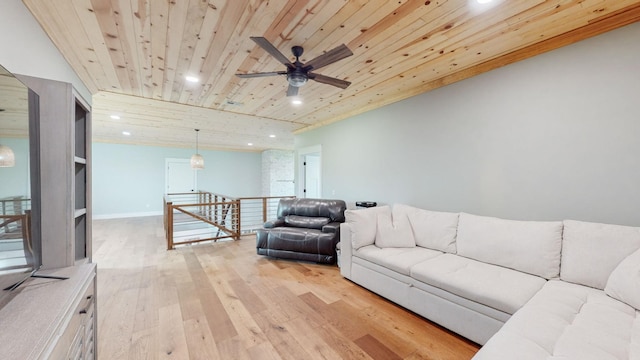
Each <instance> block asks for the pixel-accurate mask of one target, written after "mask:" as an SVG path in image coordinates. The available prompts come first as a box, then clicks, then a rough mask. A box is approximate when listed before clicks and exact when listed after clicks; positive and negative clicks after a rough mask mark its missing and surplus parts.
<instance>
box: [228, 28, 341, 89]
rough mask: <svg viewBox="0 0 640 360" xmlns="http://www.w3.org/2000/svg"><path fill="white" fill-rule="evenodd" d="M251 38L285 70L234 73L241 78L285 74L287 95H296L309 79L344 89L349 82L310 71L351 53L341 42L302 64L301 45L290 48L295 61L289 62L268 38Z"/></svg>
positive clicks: (302, 50)
mask: <svg viewBox="0 0 640 360" xmlns="http://www.w3.org/2000/svg"><path fill="white" fill-rule="evenodd" d="M251 40H253V41H254V42H255V43H256V44H258V45H260V47H261V48H263V49H264V50H265V51H266V52H268V53H269V54H270V55H271V56H273V57H274V58H276V60H278V61H280V62H281V63H282V64H284V65H285V66H286V67H287V70H286V71H272V72H261V73H254V74H236V76H238V77H241V78H254V77H265V76H276V75H286V76H287V81H288V82H289V88H288V89H287V96H296V95H298V88H300V87H301V86H302V85H304V84H306V82H307V81H308V80H309V79H311V80H315V81H317V82H319V83H323V84H328V85H333V86H337V87H339V88H341V89H346V88H347V87H348V86H349V85H351V82H349V81H345V80H341V79H336V78H333V77H329V76H324V75H321V74H316V73H314V72H312V71H314V70H317V69H320V68H321V67H323V66H327V65H329V64H332V63H334V62H336V61H339V60H342V59H344V58H346V57H349V56H351V55H353V53H352V52H351V50H349V48H348V47H347V46H346V45H344V44H342V45H340V46H338V47H337V48H335V49H333V50H330V51H327V52H326V53H324V54H322V55H320V56H318V57H316V58H314V59H312V60H310V61H307V63H305V64H303V63H301V62H300V56H302V53H303V52H304V49H303V48H302V46H294V47H292V48H291V52H292V53H293V56H295V57H296V61H294V62H291V61H289V59H288V58H287V57H286V56H284V55H283V54H282V53H281V52H280V51H279V50H278V49H276V47H275V46H273V44H271V43H270V42H269V40H267V39H265V38H263V37H259V36H252V37H251Z"/></svg>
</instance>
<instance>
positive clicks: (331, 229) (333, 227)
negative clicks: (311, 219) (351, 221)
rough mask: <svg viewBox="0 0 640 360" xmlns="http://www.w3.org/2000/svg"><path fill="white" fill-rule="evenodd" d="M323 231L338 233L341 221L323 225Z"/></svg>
mask: <svg viewBox="0 0 640 360" xmlns="http://www.w3.org/2000/svg"><path fill="white" fill-rule="evenodd" d="M322 232H323V233H332V234H336V233H339V232H340V223H339V222H331V223H328V224H327V225H325V226H323V227H322Z"/></svg>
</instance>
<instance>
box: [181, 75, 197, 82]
mask: <svg viewBox="0 0 640 360" xmlns="http://www.w3.org/2000/svg"><path fill="white" fill-rule="evenodd" d="M184 78H185V79H187V81H188V82H192V83H197V82H198V81H200V79H198V78H197V77H195V76H191V75H187V76H185V77H184Z"/></svg>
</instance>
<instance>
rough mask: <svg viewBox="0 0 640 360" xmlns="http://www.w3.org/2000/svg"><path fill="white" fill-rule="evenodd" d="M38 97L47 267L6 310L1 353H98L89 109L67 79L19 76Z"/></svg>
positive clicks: (37, 192) (38, 189)
mask: <svg viewBox="0 0 640 360" xmlns="http://www.w3.org/2000/svg"><path fill="white" fill-rule="evenodd" d="M16 77H18V79H19V80H21V81H22V82H23V83H24V84H25V85H27V86H28V87H29V88H30V89H31V90H33V91H34V92H35V93H37V94H38V96H39V102H40V107H39V112H40V119H39V120H38V121H35V122H36V126H35V129H36V132H35V135H34V137H32V138H31V140H32V141H33V142H35V143H36V144H37V146H34V147H33V148H36V149H37V153H38V164H36V165H35V166H36V167H37V168H38V171H37V174H38V177H37V182H36V184H37V185H36V186H35V187H34V190H33V193H32V196H33V197H34V198H36V199H39V200H40V215H39V220H40V221H39V226H38V227H37V228H35V227H34V231H35V233H34V237H35V236H37V237H38V238H40V239H41V242H40V251H39V254H40V255H41V262H42V268H41V270H39V271H38V274H39V275H40V274H49V275H55V276H68V277H69V279H67V280H52V279H33V280H28V281H27V282H25V283H24V284H23V285H21V287H20V289H19V292H18V293H17V294H16V295H15V297H14V298H13V299H11V300H10V301H9V302H8V303H7V304H6V305H5V306H4V307H2V308H1V309H0V319H1V323H0V327H1V328H2V331H0V359H94V358H96V357H97V356H96V306H95V304H96V283H95V275H96V267H95V264H92V263H91V108H90V106H89V104H88V103H87V102H86V101H85V100H84V99H82V98H81V97H80V96H79V94H78V93H77V92H76V91H75V90H74V89H73V86H72V85H71V84H69V83H64V82H60V81H54V80H46V79H39V78H34V77H30V76H23V75H16Z"/></svg>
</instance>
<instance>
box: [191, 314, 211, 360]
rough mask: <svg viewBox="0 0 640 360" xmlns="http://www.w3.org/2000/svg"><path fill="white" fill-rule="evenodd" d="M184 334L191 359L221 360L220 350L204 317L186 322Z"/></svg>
mask: <svg viewBox="0 0 640 360" xmlns="http://www.w3.org/2000/svg"><path fill="white" fill-rule="evenodd" d="M184 332H185V338H186V340H187V348H188V349H189V358H190V359H198V360H216V359H220V357H219V356H218V348H217V346H216V343H215V341H214V340H213V335H212V334H211V331H210V330H209V326H208V325H207V319H206V318H205V317H204V316H202V317H199V318H194V319H187V320H185V321H184Z"/></svg>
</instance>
